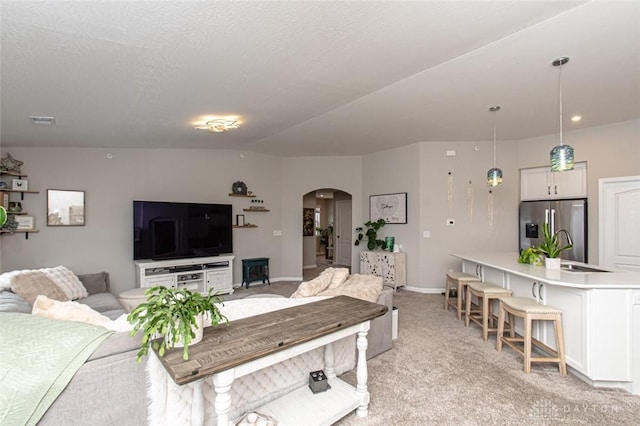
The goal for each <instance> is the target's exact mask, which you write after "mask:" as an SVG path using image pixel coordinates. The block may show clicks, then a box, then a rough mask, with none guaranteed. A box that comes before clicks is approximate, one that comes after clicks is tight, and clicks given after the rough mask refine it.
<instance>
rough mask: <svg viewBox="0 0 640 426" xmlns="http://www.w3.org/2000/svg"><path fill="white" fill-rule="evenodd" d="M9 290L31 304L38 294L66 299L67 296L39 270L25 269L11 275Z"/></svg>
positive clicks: (67, 298)
mask: <svg viewBox="0 0 640 426" xmlns="http://www.w3.org/2000/svg"><path fill="white" fill-rule="evenodd" d="M11 290H13V292H14V293H16V294H17V295H18V296H20V297H22V298H23V299H24V300H26V301H27V302H28V303H29V304H31V305H33V302H35V300H36V297H38V295H39V294H42V295H45V296H47V297H48V298H50V299H54V300H62V301H67V300H69V297H68V296H67V295H66V294H65V293H64V291H62V290H61V289H60V288H59V287H58V286H57V285H56V284H55V283H54V282H53V281H51V280H50V279H49V277H47V276H46V275H45V274H44V273H43V272H41V271H27V272H23V273H21V274H17V275H16V276H14V277H13V280H12V283H11Z"/></svg>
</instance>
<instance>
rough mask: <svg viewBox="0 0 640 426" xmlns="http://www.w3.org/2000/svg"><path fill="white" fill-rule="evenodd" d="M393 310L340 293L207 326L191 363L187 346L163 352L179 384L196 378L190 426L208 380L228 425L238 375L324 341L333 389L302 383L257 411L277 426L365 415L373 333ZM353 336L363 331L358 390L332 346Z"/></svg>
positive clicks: (198, 415) (197, 418)
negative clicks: (336, 362) (338, 368)
mask: <svg viewBox="0 0 640 426" xmlns="http://www.w3.org/2000/svg"><path fill="white" fill-rule="evenodd" d="M387 310H388V308H387V307H386V306H384V305H379V304H376V303H371V302H367V301H364V300H359V299H354V298H352V297H348V296H337V297H333V298H330V299H326V300H322V301H318V302H313V303H308V304H305V305H300V306H295V307H292V308H286V309H281V310H278V311H273V312H269V313H266V314H261V315H256V316H252V317H248V318H243V319H240V320H236V321H233V322H231V323H230V324H229V326H225V325H220V326H218V327H206V328H205V329H204V337H203V339H202V341H201V342H200V343H198V344H196V345H193V346H191V347H190V348H189V360H188V361H184V360H183V359H182V349H173V350H171V351H168V352H166V353H165V356H164V357H160V356H158V358H159V359H160V361H161V363H162V365H163V366H164V367H165V369H166V370H167V372H168V373H169V375H170V376H171V378H172V379H173V380H174V381H175V382H176V383H177V384H179V385H184V384H186V383H192V382H193V384H194V396H193V405H192V424H198V425H201V424H203V423H204V396H203V394H202V383H203V381H204V380H205V379H206V378H208V377H212V380H213V384H214V387H215V390H216V398H215V411H216V415H217V416H218V425H229V424H230V423H229V420H230V419H229V416H228V414H229V410H230V407H231V395H230V393H229V391H230V389H231V386H232V385H233V381H234V379H236V378H238V377H242V376H245V375H247V374H250V373H252V372H254V371H258V370H260V369H262V368H265V367H268V366H271V365H274V364H277V363H279V362H282V361H284V360H286V359H289V358H293V357H295V356H297V355H300V354H302V353H305V352H308V351H311V350H313V349H316V348H318V347H321V346H324V347H325V359H324V361H325V367H324V370H325V373H326V375H327V377H328V380H329V385H330V386H331V389H330V390H328V391H326V392H323V393H319V394H313V393H312V392H311V390H310V389H309V388H308V387H307V386H303V387H301V388H299V389H297V390H295V391H293V392H291V393H290V394H288V395H285V396H283V397H281V398H279V399H277V400H275V401H272V402H270V403H269V404H267V405H265V406H263V407H262V408H260V409H259V411H260V412H262V413H264V414H267V415H269V416H272V417H274V418H276V419H277V420H278V422H279V423H278V424H279V426H285V425H288V424H291V425H300V424H305V425H309V424H312V423H309V419H317V422H314V423H313V424H318V425H321V424H331V423H333V422H335V421H337V420H338V419H340V418H342V417H344V416H345V415H347V414H348V413H350V412H351V411H353V410H354V409H357V411H356V413H357V415H358V416H360V417H365V416H366V415H367V411H368V406H369V392H368V390H367V360H366V350H367V333H368V331H369V326H370V321H371V320H372V319H374V318H376V317H379V316H381V315H384V314H385V313H386V312H387ZM354 334H357V335H358V337H357V340H356V346H357V349H358V355H357V362H358V364H357V368H356V378H357V385H356V387H355V388H354V387H353V386H351V385H349V384H347V383H345V382H343V381H342V380H340V379H338V378H337V377H336V374H335V372H334V370H333V348H332V345H331V344H332V342H335V341H337V340H339V339H342V338H344V337H347V336H350V335H354Z"/></svg>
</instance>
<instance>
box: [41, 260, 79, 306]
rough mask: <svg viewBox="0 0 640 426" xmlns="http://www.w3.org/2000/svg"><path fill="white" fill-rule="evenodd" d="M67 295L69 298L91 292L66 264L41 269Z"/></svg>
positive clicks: (72, 298)
mask: <svg viewBox="0 0 640 426" xmlns="http://www.w3.org/2000/svg"><path fill="white" fill-rule="evenodd" d="M41 271H42V272H44V273H45V275H46V276H47V277H49V279H50V280H51V281H53V282H54V283H55V284H56V285H57V286H58V287H60V289H61V290H62V291H64V293H65V294H66V295H67V300H76V299H80V298H82V297H87V296H88V295H89V293H88V292H87V289H86V288H85V287H84V286H83V285H82V282H81V281H80V280H79V279H78V277H76V275H75V274H74V273H73V272H71V271H70V270H69V269H67V268H66V267H64V266H56V267H55V268H45V269H41Z"/></svg>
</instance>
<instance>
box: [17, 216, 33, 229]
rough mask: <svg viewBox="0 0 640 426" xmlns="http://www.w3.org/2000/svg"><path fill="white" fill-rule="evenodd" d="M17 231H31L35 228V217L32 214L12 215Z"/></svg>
mask: <svg viewBox="0 0 640 426" xmlns="http://www.w3.org/2000/svg"><path fill="white" fill-rule="evenodd" d="M13 218H14V220H15V221H16V224H17V225H18V227H17V228H16V229H17V230H19V231H32V230H34V229H36V224H35V218H34V217H33V216H26V215H16V216H14V217H13Z"/></svg>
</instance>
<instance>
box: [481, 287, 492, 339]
mask: <svg viewBox="0 0 640 426" xmlns="http://www.w3.org/2000/svg"><path fill="white" fill-rule="evenodd" d="M489 300H491V299H490V298H489V295H488V294H485V295H484V297H483V298H482V340H484V341H485V342H486V341H487V339H488V338H489Z"/></svg>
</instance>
